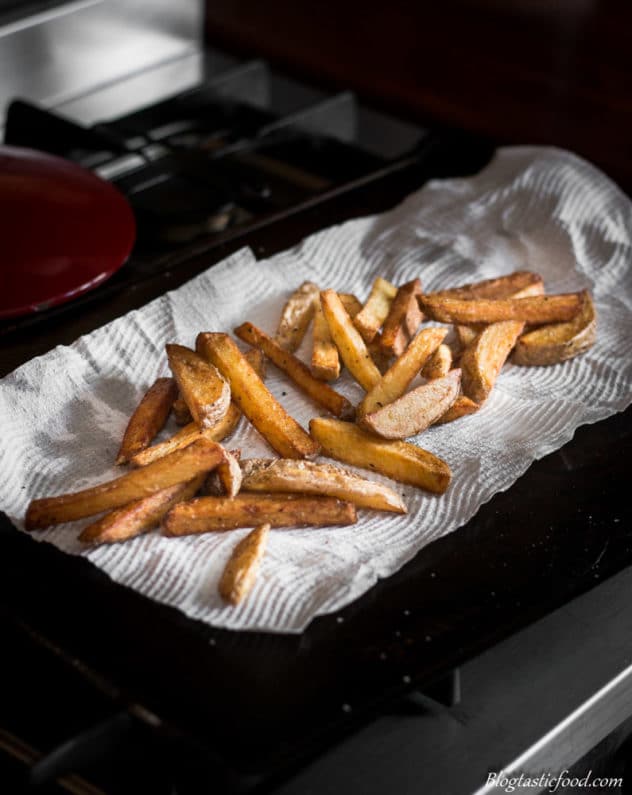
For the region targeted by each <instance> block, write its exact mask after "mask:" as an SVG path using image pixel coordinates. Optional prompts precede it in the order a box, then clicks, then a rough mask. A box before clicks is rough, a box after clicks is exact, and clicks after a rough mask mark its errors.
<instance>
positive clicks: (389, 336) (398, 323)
mask: <svg viewBox="0 0 632 795" xmlns="http://www.w3.org/2000/svg"><path fill="white" fill-rule="evenodd" d="M420 294H421V282H420V281H419V279H413V280H412V281H411V282H408V283H407V284H403V285H402V286H401V287H400V288H399V290H398V291H397V294H396V296H395V298H394V299H393V303H392V304H391V308H390V310H389V313H388V316H387V318H386V320H385V321H384V328H383V329H382V339H381V342H380V345H381V347H382V348H383V349H384V350H385V351H387V352H388V353H390V354H391V355H393V356H401V355H402V353H403V352H404V351H405V350H406V346H407V345H408V342H409V341H410V339H411V337H413V336H414V335H415V334H416V332H417V329H418V328H419V324H420V323H421V319H422V317H423V316H422V314H421V310H420V309H419V304H418V303H417V296H419V295H420Z"/></svg>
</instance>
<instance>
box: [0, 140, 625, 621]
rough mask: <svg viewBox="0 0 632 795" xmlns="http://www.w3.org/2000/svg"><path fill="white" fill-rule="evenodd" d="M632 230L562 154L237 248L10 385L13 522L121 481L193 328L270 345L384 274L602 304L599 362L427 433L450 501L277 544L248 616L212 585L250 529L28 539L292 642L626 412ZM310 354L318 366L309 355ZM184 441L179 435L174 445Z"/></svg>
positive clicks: (292, 405) (594, 355) (350, 392)
mask: <svg viewBox="0 0 632 795" xmlns="http://www.w3.org/2000/svg"><path fill="white" fill-rule="evenodd" d="M631 235H632V204H631V203H630V201H629V200H628V199H627V198H626V197H625V196H624V195H623V193H621V192H620V191H619V190H618V189H617V188H616V186H615V185H613V184H612V183H611V182H610V181H609V180H608V179H607V178H606V177H605V176H604V175H603V174H601V173H600V172H599V171H597V170H596V169H595V168H594V167H592V166H591V165H589V164H588V163H585V162H584V161H582V160H580V159H578V158H577V157H575V156H573V155H571V154H569V153H566V152H562V151H559V150H553V149H536V148H512V149H503V150H500V151H499V152H498V154H497V156H496V157H495V159H494V160H493V162H492V163H491V164H490V165H489V166H488V167H487V168H486V169H485V170H484V171H483V172H482V173H481V174H479V175H478V176H476V177H474V178H468V179H452V180H448V181H435V182H433V183H430V184H428V185H427V186H425V187H424V188H423V189H421V190H420V191H418V192H417V193H415V194H413V195H412V196H410V197H408V198H407V199H406V200H405V201H404V202H403V204H401V205H400V206H399V207H397V208H395V209H394V210H392V211H391V212H388V213H385V214H383V215H380V216H375V217H369V218H362V219H359V220H354V221H349V222H347V223H345V224H342V225H340V226H336V227H332V228H331V229H327V230H325V231H323V232H320V233H318V234H316V235H313V236H312V237H309V238H307V239H306V240H305V241H303V243H302V244H301V245H299V246H297V247H296V248H295V249H293V250H291V251H287V252H285V253H283V254H280V255H278V256H275V257H272V258H271V259H269V260H265V261H259V262H257V261H256V260H255V258H254V257H253V255H252V253H251V252H250V251H248V250H243V251H240V252H238V253H237V254H235V255H234V256H232V257H230V258H229V259H227V260H225V261H224V262H222V263H221V264H219V265H216V266H214V267H212V268H210V269H209V270H208V271H206V272H205V273H203V274H202V275H200V276H198V277H197V278H195V279H194V280H192V281H191V282H189V283H188V284H185V285H184V286H183V287H181V288H180V289H178V290H176V291H174V292H172V293H168V294H167V295H164V296H162V297H161V298H158V299H157V300H155V301H153V302H152V303H150V304H148V305H147V306H145V307H143V308H142V309H140V310H138V311H135V312H131V313H130V314H129V315H127V316H126V317H123V318H120V319H118V320H116V321H114V322H112V323H110V324H109V325H107V326H105V327H104V328H101V329H98V330H96V331H94V332H93V333H91V334H89V335H87V336H85V337H82V338H81V339H79V340H77V341H76V342H75V343H74V344H73V345H71V346H69V347H59V348H56V349H54V350H52V351H51V352H50V353H48V354H46V355H45V356H41V357H39V358H37V359H34V360H32V361H30V362H28V363H27V364H25V365H24V366H22V367H20V368H19V369H18V370H16V371H15V372H14V373H12V374H10V375H9V376H7V377H6V378H5V379H4V380H3V381H2V383H1V389H0V427H1V431H0V440H1V441H0V444H1V453H0V499H1V501H2V503H1V504H2V507H3V510H4V511H5V512H6V513H7V514H8V515H9V517H10V518H11V519H12V521H13V522H14V523H15V524H16V526H17V527H22V524H21V523H22V517H23V516H24V512H25V510H26V507H27V505H28V502H29V501H30V500H31V499H33V498H35V497H43V496H49V495H54V494H58V493H62V492H68V491H74V490H77V489H80V488H84V487H87V486H89V485H93V484H95V483H98V482H101V481H103V480H107V479H109V478H111V477H115V476H117V475H120V474H121V470H120V469H116V468H115V467H114V466H113V465H112V462H113V460H114V457H115V454H116V452H117V449H118V446H119V443H120V440H121V437H122V433H123V430H124V428H125V425H126V423H127V420H128V418H129V416H130V414H131V412H132V411H133V409H134V407H135V406H136V404H137V402H138V400H139V398H140V397H141V395H142V394H143V392H144V391H145V390H146V388H147V387H148V386H149V385H150V384H151V383H152V382H153V380H154V379H155V378H156V377H157V376H158V375H160V374H165V373H166V372H167V368H166V361H165V356H164V345H165V343H166V342H180V343H182V344H186V345H193V343H194V340H195V336H196V334H197V332H198V331H201V330H206V331H212V330H222V331H230V330H232V329H233V328H234V327H235V326H236V325H237V324H239V323H240V322H242V321H244V320H246V319H247V320H251V321H252V322H254V323H255V324H257V325H259V326H261V327H262V328H263V329H265V330H267V331H269V332H273V331H274V329H275V325H276V321H277V318H278V315H279V312H280V309H281V307H282V304H283V302H284V301H285V299H286V298H287V296H288V295H289V293H290V292H291V291H292V290H293V289H294V288H295V287H297V286H298V285H299V284H300V283H301V282H302V281H303V280H305V279H310V280H312V281H315V282H317V283H318V284H320V285H321V286H322V287H323V288H324V287H333V288H335V289H338V290H344V291H345V292H354V293H356V294H357V295H358V296H359V297H360V298H361V299H365V298H366V296H367V294H368V291H369V289H370V286H371V283H372V281H373V279H374V278H375V276H377V275H378V274H381V275H383V276H385V277H386V278H387V279H389V280H390V281H392V282H395V283H401V282H405V281H408V280H410V279H412V278H414V277H416V276H420V277H421V279H422V283H423V286H424V289H426V290H428V291H431V290H437V289H441V288H446V287H450V286H456V285H458V284H462V283H464V282H470V281H473V280H477V279H482V278H489V277H492V276H499V275H501V274H505V273H509V272H510V271H513V270H516V269H528V270H534V271H537V272H539V273H541V274H542V276H543V277H544V280H545V284H546V287H547V289H548V290H549V291H550V292H562V291H571V290H578V289H580V288H584V287H587V288H588V289H590V290H591V291H592V293H593V295H594V298H595V303H596V306H597V311H598V315H599V331H598V335H597V343H596V344H595V346H594V347H593V348H592V349H591V350H590V351H589V352H588V353H586V354H585V355H583V356H581V357H579V358H577V359H574V360H572V361H569V362H566V363H564V364H560V365H555V366H553V367H543V368H522V367H516V366H512V365H508V366H506V367H505V368H504V369H503V372H502V374H501V375H500V377H499V379H498V382H497V384H496V386H495V388H494V390H493V392H492V394H491V397H490V398H489V400H488V401H487V403H486V404H485V406H484V408H483V409H482V410H481V411H480V412H479V413H478V414H475V415H473V416H471V417H468V418H466V419H463V420H460V421H459V422H456V423H452V424H448V425H444V426H439V427H435V428H430V429H429V430H427V431H425V432H424V433H423V434H421V435H420V436H419V437H417V439H416V440H415V441H416V442H417V443H418V444H420V445H421V446H423V447H425V448H427V449H428V450H430V451H432V452H433V453H435V454H437V455H439V456H440V457H441V458H444V459H445V460H446V461H447V462H448V463H449V464H450V466H451V467H452V470H453V473H454V478H453V481H452V485H451V487H450V489H449V490H448V492H447V493H446V494H445V495H442V496H433V495H429V494H426V493H424V492H422V491H420V490H417V489H414V488H412V487H408V486H401V485H396V488H397V489H398V490H400V491H401V493H402V494H403V495H404V497H405V501H406V503H407V505H408V508H409V514H408V515H407V516H395V515H391V514H385V513H373V512H369V511H361V512H360V519H359V521H358V523H357V524H356V525H354V526H350V527H341V528H324V529H296V530H277V531H273V532H272V533H271V534H270V537H269V543H268V550H267V553H266V555H265V558H264V561H263V565H262V569H261V572H260V575H259V577H258V580H257V583H256V585H255V588H254V590H253V591H252V593H251V594H250V596H249V597H248V598H247V599H246V600H245V601H244V603H243V604H242V605H240V606H239V607H236V608H235V607H227V606H224V605H223V604H222V602H221V600H220V598H219V596H218V594H217V583H218V579H219V575H220V572H221V570H222V568H223V566H224V564H225V562H226V559H227V558H228V556H229V554H230V552H231V550H232V548H233V547H234V546H235V544H236V542H237V541H238V540H239V539H240V538H242V537H243V536H244V535H245V534H246V533H247V532H248V531H247V530H237V531H234V532H231V533H216V534H212V533H210V534H207V535H203V536H197V537H196V536H190V537H184V538H163V537H161V536H160V535H159V534H158V533H157V532H152V533H150V534H147V535H145V536H141V537H139V538H136V539H134V540H132V541H129V542H126V543H124V544H115V545H110V546H103V547H99V548H95V549H90V550H86V549H84V548H83V547H82V546H81V545H80V544H79V543H78V542H77V540H76V537H77V534H78V531H79V529H80V527H81V526H82V525H83V524H86V522H83V523H79V522H76V523H74V524H69V525H64V526H60V527H56V528H53V529H50V530H47V531H44V532H40V533H36V534H35V537H36V538H38V539H42V540H45V541H48V542H51V543H53V544H55V545H56V546H58V547H60V548H61V549H63V550H65V551H66V552H69V553H72V554H80V555H83V556H85V557H88V558H89V559H90V560H91V561H92V562H93V563H94V564H95V565H96V566H99V567H100V568H101V569H103V570H104V571H105V572H107V573H108V574H109V575H110V576H111V577H112V578H113V579H114V580H116V581H117V582H120V583H123V584H124V585H127V586H129V587H132V588H136V589H137V590H139V591H140V592H141V593H143V594H146V595H147V596H150V597H151V598H153V599H156V600H158V601H161V602H165V603H168V604H171V605H175V606H176V607H178V608H179V609H181V610H183V611H184V612H185V613H186V614H187V615H189V616H191V617H193V618H196V619H200V620H202V621H205V622H208V623H210V624H213V625H215V626H222V627H230V628H235V629H250V630H254V629H258V630H270V631H277V632H299V631H300V630H302V629H303V628H304V627H305V626H306V625H307V624H308V623H309V622H310V621H311V619H312V618H314V616H316V615H318V614H322V613H327V612H330V611H334V610H337V609H339V608H341V607H343V606H344V605H346V604H348V603H349V602H351V601H352V600H353V599H356V598H357V597H358V596H360V595H361V594H362V593H364V592H365V591H366V590H367V589H368V588H370V587H371V586H372V585H373V584H374V583H375V582H376V580H377V579H378V578H379V577H386V576H388V575H390V574H392V573H393V572H395V571H396V570H397V569H399V568H400V567H401V566H402V565H403V564H404V563H405V562H406V561H407V560H409V559H410V558H411V557H412V556H413V555H415V553H416V552H418V551H419V550H420V549H421V548H422V547H423V546H425V545H426V544H429V543H430V542H431V541H433V540H435V539H436V538H439V537H440V536H442V535H445V534H446V533H449V532H451V531H453V530H455V529H456V528H458V527H459V526H461V525H463V524H465V522H467V520H468V519H469V518H470V517H471V516H472V515H473V514H474V513H475V512H476V511H477V510H478V508H479V507H480V505H482V504H483V503H484V502H486V501H487V500H489V499H490V498H491V497H492V496H493V494H495V493H496V492H498V491H501V490H503V489H507V488H508V487H509V486H510V485H511V484H512V483H513V482H514V481H515V480H516V479H517V478H518V477H520V475H521V474H522V473H523V472H524V471H525V470H526V469H527V468H528V466H529V465H530V464H531V462H532V461H534V460H535V459H537V458H540V457H541V456H543V455H545V454H546V453H549V452H550V451H552V450H555V449H556V448H559V447H560V446H562V445H563V444H564V443H565V442H567V441H568V440H569V439H570V438H571V437H572V435H573V433H574V431H575V429H576V428H577V427H578V426H579V425H581V424H583V423H589V422H596V421H597V420H600V419H603V418H604V417H607V416H608V415H610V414H613V413H615V412H617V411H621V410H622V409H624V408H625V407H626V406H627V405H628V404H629V403H630V402H631V400H632V356H631V349H632V343H631V342H630V340H631V339H632V278H631V275H632V252H631ZM299 355H302V356H303V357H305V356H307V355H309V342H306V343H305V344H304V345H303V347H302V349H301V351H299ZM267 383H268V385H269V387H270V388H271V390H272V392H273V393H274V394H275V395H276V396H277V397H278V398H279V399H280V400H281V402H282V403H283V404H284V405H285V406H286V408H287V409H288V410H289V411H290V413H291V414H292V415H293V416H295V417H296V418H297V419H298V421H299V422H301V423H302V424H303V425H304V426H305V427H306V426H307V423H308V421H309V419H310V418H311V417H312V416H315V415H316V414H319V413H320V412H319V411H318V410H317V409H315V408H314V406H313V404H311V403H310V402H309V401H307V400H306V399H304V398H302V397H301V395H300V394H299V393H298V391H297V390H296V389H295V388H294V387H293V385H292V384H291V383H290V382H289V381H288V380H287V379H286V378H285V377H283V376H282V375H280V374H279V373H277V372H276V371H275V370H274V368H273V367H272V366H270V367H269V375H268V378H267ZM337 388H338V389H340V391H341V392H343V393H344V394H346V395H347V396H348V397H350V398H351V399H352V400H353V401H355V402H357V401H358V399H359V398H360V396H361V394H362V392H361V390H360V388H359V387H358V386H357V385H356V384H354V383H353V382H351V380H350V378H349V377H348V375H346V374H345V375H344V376H343V377H342V378H341V380H340V382H339V385H338V386H337ZM173 431H174V426H172V425H170V426H169V427H168V428H167V429H166V430H165V432H164V433H163V436H166V435H168V434H169V433H173ZM229 446H230V447H240V448H241V449H242V455H243V456H244V457H248V456H253V455H269V454H270V451H269V448H267V446H266V444H265V442H264V441H263V440H262V439H261V437H259V436H258V434H257V433H256V431H254V429H252V428H251V427H250V426H248V424H247V423H246V422H245V420H242V421H241V423H240V426H239V428H238V430H237V432H236V434H235V436H234V437H233V438H232V439H231V440H230V443H229ZM362 474H365V475H366V474H367V473H362ZM367 476H368V477H376V478H378V479H379V476H374V475H367ZM384 480H385V482H386V479H384Z"/></svg>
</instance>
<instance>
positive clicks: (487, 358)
mask: <svg viewBox="0 0 632 795" xmlns="http://www.w3.org/2000/svg"><path fill="white" fill-rule="evenodd" d="M522 300H525V301H526V300H528V299H526V298H525V299H522ZM523 328H524V323H523V322H521V321H519V320H506V321H504V322H501V323H492V324H491V325H490V326H487V327H486V328H484V329H483V331H481V332H480V334H478V335H477V336H476V338H475V339H474V342H473V343H472V344H471V345H469V346H468V347H467V348H466V349H465V351H464V352H463V355H462V356H461V359H460V360H459V365H460V367H461V374H462V378H461V383H462V389H463V394H464V395H465V396H466V397H469V398H471V399H472V400H473V401H474V402H475V403H478V404H479V406H480V405H481V404H482V403H484V402H485V400H487V398H488V397H489V393H490V392H491V391H492V388H493V386H494V384H495V383H496V378H497V377H498V374H499V373H500V371H501V369H502V366H503V364H504V363H505V362H506V361H507V357H508V356H509V354H510V353H511V350H512V348H513V347H514V345H515V344H516V340H517V339H518V337H519V336H520V334H521V333H522V330H523Z"/></svg>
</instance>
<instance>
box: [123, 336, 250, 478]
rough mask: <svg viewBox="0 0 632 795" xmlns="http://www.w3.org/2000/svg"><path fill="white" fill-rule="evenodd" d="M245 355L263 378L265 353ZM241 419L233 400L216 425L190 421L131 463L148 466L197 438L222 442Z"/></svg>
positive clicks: (139, 454) (134, 458) (136, 456)
mask: <svg viewBox="0 0 632 795" xmlns="http://www.w3.org/2000/svg"><path fill="white" fill-rule="evenodd" d="M244 356H245V358H246V359H247V360H248V361H249V362H250V364H251V365H252V366H253V368H254V369H255V370H256V372H257V374H258V375H259V376H260V377H261V378H263V373H264V371H265V362H264V356H263V353H261V351H258V350H256V349H254V348H253V349H252V350H250V351H247V352H246V353H245V354H244ZM187 411H188V409H187ZM240 419H241V411H240V410H239V408H238V407H237V405H236V404H235V402H234V401H232V400H231V402H230V406H229V407H228V411H227V412H226V414H224V416H223V417H222V419H221V420H220V421H219V422H218V423H217V424H216V425H213V427H212V428H204V429H202V430H200V428H198V426H197V424H196V423H195V422H189V424H188V425H186V426H185V427H184V428H182V430H180V431H178V432H177V433H175V434H174V435H173V436H171V437H170V438H169V439H165V441H164V442H160V443H159V444H154V445H152V446H151V447H148V448H147V449H146V450H143V451H142V452H141V453H138V455H135V456H134V457H133V458H132V460H131V462H130V463H132V464H133V465H134V466H137V467H143V466H146V465H147V464H151V462H152V461H157V460H158V459H159V458H162V457H163V456H165V455H168V454H169V453H173V451H174V450H179V449H180V448H181V447H186V446H187V445H189V444H191V442H194V441H195V440H196V439H208V440H209V441H211V442H221V441H223V440H224V439H227V438H228V437H229V436H230V435H231V434H232V433H233V431H234V430H235V428H236V427H237V424H238V423H239V420H240Z"/></svg>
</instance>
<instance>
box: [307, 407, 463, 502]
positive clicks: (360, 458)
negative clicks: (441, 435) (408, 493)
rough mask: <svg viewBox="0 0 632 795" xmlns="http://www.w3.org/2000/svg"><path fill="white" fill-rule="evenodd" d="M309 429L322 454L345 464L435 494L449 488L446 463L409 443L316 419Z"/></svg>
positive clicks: (351, 426)
mask: <svg viewBox="0 0 632 795" xmlns="http://www.w3.org/2000/svg"><path fill="white" fill-rule="evenodd" d="M309 429H310V432H311V434H312V436H313V437H314V439H316V440H317V441H318V442H319V444H320V445H321V447H322V449H323V454H324V455H328V456H330V457H331V458H335V459H336V460H338V461H342V462H344V463H345V464H351V466H357V467H361V468H362V469H369V470H371V471H372V472H379V473H380V474H382V475H386V476H387V477H389V478H393V480H398V481H400V482H401V483H410V484H411V485H412V486H417V487H419V488H421V489H426V490H428V491H432V492H434V493H436V494H443V492H444V491H445V490H446V489H447V488H448V486H449V485H450V480H451V478H452V472H451V471H450V467H449V466H448V465H447V464H446V462H445V461H442V460H441V459H440V458H437V456H435V455H433V454H432V453H429V452H428V451H427V450H423V449H422V448H421V447H417V446H416V445H414V444H410V443H409V442H400V441H387V440H386V439H378V438H377V437H375V436H373V435H372V434H369V433H366V432H365V431H363V430H361V429H360V428H358V426H357V425H355V424H354V423H351V422H342V421H341V420H330V419H324V418H321V417H317V418H315V419H313V420H312V421H311V422H310V424H309Z"/></svg>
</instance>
